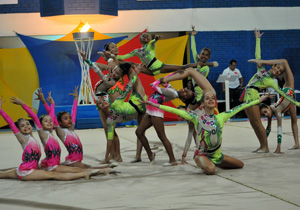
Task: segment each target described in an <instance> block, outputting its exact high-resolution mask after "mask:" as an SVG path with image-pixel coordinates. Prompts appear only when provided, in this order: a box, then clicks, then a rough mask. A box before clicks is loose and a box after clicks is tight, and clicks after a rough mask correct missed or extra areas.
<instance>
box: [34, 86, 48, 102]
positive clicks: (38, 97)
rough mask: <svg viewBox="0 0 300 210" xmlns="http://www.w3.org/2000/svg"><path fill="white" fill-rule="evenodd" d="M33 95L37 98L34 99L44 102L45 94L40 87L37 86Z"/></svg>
mask: <svg viewBox="0 0 300 210" xmlns="http://www.w3.org/2000/svg"><path fill="white" fill-rule="evenodd" d="M35 95H36V96H37V98H35V99H34V100H40V101H41V102H42V103H43V104H44V103H46V100H45V96H44V93H43V91H42V88H39V89H38V92H37V93H35Z"/></svg>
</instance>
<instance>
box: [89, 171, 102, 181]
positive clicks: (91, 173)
mask: <svg viewBox="0 0 300 210" xmlns="http://www.w3.org/2000/svg"><path fill="white" fill-rule="evenodd" d="M100 171H101V170H100V169H93V170H87V172H86V175H85V179H86V180H90V179H91V177H92V176H96V175H98V174H99V172H100Z"/></svg>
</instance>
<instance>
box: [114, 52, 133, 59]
mask: <svg viewBox="0 0 300 210" xmlns="http://www.w3.org/2000/svg"><path fill="white" fill-rule="evenodd" d="M136 55H137V53H136V50H133V51H132V52H130V53H128V54H126V55H117V59H118V60H126V59H128V58H131V57H133V56H136Z"/></svg>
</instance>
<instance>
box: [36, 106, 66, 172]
mask: <svg viewBox="0 0 300 210" xmlns="http://www.w3.org/2000/svg"><path fill="white" fill-rule="evenodd" d="M44 106H45V108H46V110H50V111H49V112H50V113H49V115H50V117H51V119H52V121H53V123H54V124H55V121H57V120H56V117H55V113H54V104H51V108H50V107H49V105H48V104H47V103H45V104H44ZM43 132H44V134H45V136H46V139H42V141H43V142H46V144H45V145H44V151H45V155H46V157H45V158H44V159H43V160H42V163H41V166H42V168H43V169H44V170H47V171H52V170H54V169H55V168H56V167H57V166H58V165H59V164H60V154H61V149H60V145H59V142H58V140H57V138H56V137H55V136H54V135H53V134H52V133H51V132H49V131H46V130H43Z"/></svg>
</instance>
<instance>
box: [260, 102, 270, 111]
mask: <svg viewBox="0 0 300 210" xmlns="http://www.w3.org/2000/svg"><path fill="white" fill-rule="evenodd" d="M268 108H269V106H268V105H267V104H264V103H260V104H259V110H260V111H261V110H262V109H268Z"/></svg>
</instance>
